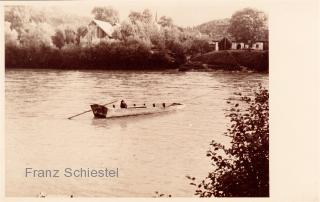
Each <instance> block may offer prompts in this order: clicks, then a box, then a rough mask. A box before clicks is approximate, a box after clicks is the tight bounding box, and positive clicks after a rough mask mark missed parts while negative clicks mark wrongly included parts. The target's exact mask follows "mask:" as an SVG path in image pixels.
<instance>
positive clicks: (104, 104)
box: [68, 100, 118, 120]
mask: <svg viewBox="0 0 320 202" xmlns="http://www.w3.org/2000/svg"><path fill="white" fill-rule="evenodd" d="M117 101H118V100H114V101H112V102H109V103H107V104H104V105H103V106H106V105H109V104H112V103H115V102H117ZM91 111H92V110H91V109H90V110H87V111H84V112H81V113H80V114H76V115H73V116H70V117H69V118H68V119H69V120H70V119H72V118H74V117H77V116H80V115H82V114H85V113H88V112H91Z"/></svg>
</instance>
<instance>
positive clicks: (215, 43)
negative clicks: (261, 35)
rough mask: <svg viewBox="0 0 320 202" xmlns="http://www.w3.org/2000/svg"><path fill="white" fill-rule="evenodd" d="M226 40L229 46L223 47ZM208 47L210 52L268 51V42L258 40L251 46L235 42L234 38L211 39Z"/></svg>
mask: <svg viewBox="0 0 320 202" xmlns="http://www.w3.org/2000/svg"><path fill="white" fill-rule="evenodd" d="M227 39H228V40H230V41H231V46H230V47H229V46H226V47H225V46H224V43H225V42H226V41H227ZM209 45H210V47H211V50H215V51H218V50H229V49H231V50H247V49H251V50H268V47H269V46H268V45H269V44H268V41H267V40H259V41H255V42H253V43H252V45H250V44H248V43H245V42H243V41H237V40H235V39H234V38H232V37H231V38H230V37H228V38H226V37H221V38H220V39H217V38H212V40H211V41H210V42H209Z"/></svg>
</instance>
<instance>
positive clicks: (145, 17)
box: [142, 9, 152, 23]
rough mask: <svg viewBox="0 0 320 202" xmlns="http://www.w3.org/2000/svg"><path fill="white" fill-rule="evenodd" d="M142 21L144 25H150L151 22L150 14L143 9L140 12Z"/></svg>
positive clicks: (147, 10)
mask: <svg viewBox="0 0 320 202" xmlns="http://www.w3.org/2000/svg"><path fill="white" fill-rule="evenodd" d="M142 21H143V22H144V23H151V22H152V13H151V11H150V10H149V9H145V10H144V11H143V12H142Z"/></svg>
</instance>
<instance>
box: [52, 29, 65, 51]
mask: <svg viewBox="0 0 320 202" xmlns="http://www.w3.org/2000/svg"><path fill="white" fill-rule="evenodd" d="M52 43H53V44H54V45H55V46H56V47H57V48H59V49H61V48H62V47H63V46H64V45H65V35H64V33H63V32H62V31H61V30H56V33H55V34H54V36H52Z"/></svg>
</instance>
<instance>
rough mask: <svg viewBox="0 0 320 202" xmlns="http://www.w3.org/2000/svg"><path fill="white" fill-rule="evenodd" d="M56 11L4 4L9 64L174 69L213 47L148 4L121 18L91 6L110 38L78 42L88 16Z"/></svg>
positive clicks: (196, 32)
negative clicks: (109, 26) (109, 27)
mask: <svg viewBox="0 0 320 202" xmlns="http://www.w3.org/2000/svg"><path fill="white" fill-rule="evenodd" d="M56 11H57V8H51V9H50V8H46V9H43V8H42V9H39V8H37V7H30V6H6V7H5V48H6V49H5V50H6V51H5V65H6V67H7V68H12V67H15V68H22V67H30V68H103V69H111V68H126V69H133V68H134V69H138V68H139V66H140V68H141V69H146V68H147V69H153V68H160V67H161V68H172V67H177V66H179V65H181V64H184V63H186V61H188V59H190V58H195V57H197V56H199V55H203V54H205V53H207V52H210V51H211V50H212V47H211V46H210V44H209V42H210V41H211V40H212V38H211V37H210V36H208V35H203V34H201V33H200V32H199V30H197V28H194V29H193V28H191V29H190V28H181V27H178V26H176V25H175V24H174V21H173V20H172V18H170V17H168V16H161V17H160V18H159V19H157V17H156V16H153V15H152V12H151V11H150V10H148V9H145V10H143V11H142V12H138V11H131V12H130V14H129V15H128V18H127V19H126V20H123V21H121V22H120V19H119V14H118V11H116V10H114V9H113V8H112V7H103V6H102V7H95V8H94V9H93V10H92V15H93V16H92V17H93V18H95V19H98V20H103V21H106V22H110V23H111V24H112V26H113V28H114V32H113V33H112V39H102V40H101V42H100V43H98V44H89V43H85V42H81V38H82V37H84V35H85V34H86V33H87V32H88V24H89V22H90V20H91V19H92V18H83V17H79V16H72V15H68V14H66V13H63V12H56ZM218 24H219V23H218ZM222 24H223V25H222V26H224V25H225V21H224V22H223V23H222ZM222 42H223V43H220V45H219V47H220V49H228V48H230V46H231V44H230V41H229V40H227V39H224V41H222ZM222 46H223V47H222ZM226 62H228V61H226ZM250 64H251V63H250Z"/></svg>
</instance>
